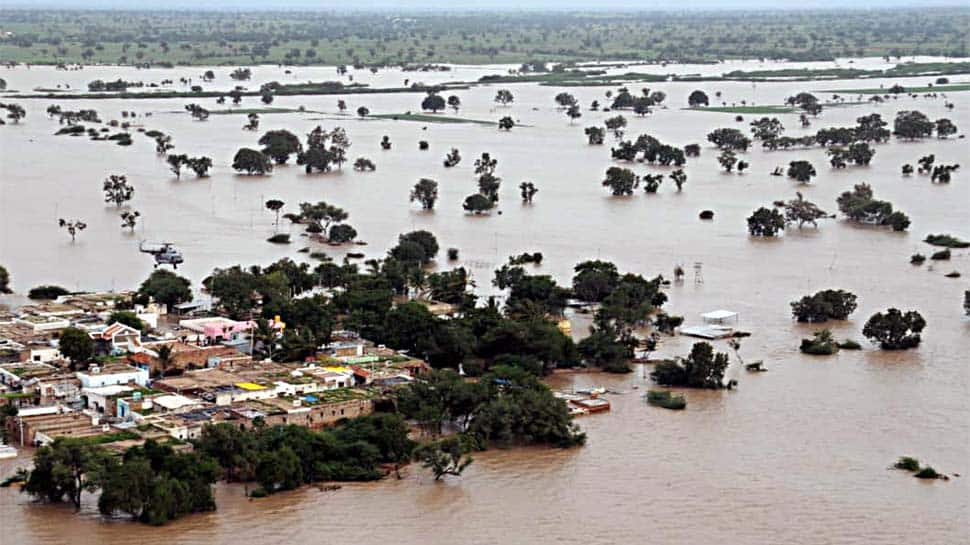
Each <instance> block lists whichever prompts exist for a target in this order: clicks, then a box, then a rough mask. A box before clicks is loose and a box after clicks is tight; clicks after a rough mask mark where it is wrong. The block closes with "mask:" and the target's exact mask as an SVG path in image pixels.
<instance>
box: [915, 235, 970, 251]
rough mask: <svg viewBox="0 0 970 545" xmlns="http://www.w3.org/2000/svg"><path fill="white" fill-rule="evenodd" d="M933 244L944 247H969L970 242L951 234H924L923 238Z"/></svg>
mask: <svg viewBox="0 0 970 545" xmlns="http://www.w3.org/2000/svg"><path fill="white" fill-rule="evenodd" d="M923 242H926V243H927V244H932V245H933V246H943V247H945V248H970V242H967V241H965V240H961V239H959V238H957V237H954V236H951V235H942V234H941V235H926V238H925V239H924V240H923Z"/></svg>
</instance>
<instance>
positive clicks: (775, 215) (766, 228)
mask: <svg viewBox="0 0 970 545" xmlns="http://www.w3.org/2000/svg"><path fill="white" fill-rule="evenodd" d="M784 229H785V217H784V216H782V215H781V214H780V213H779V212H778V211H777V210H770V209H768V208H765V207H763V206H762V207H761V208H759V209H757V210H755V211H754V213H753V214H751V216H750V217H749V218H748V233H750V234H751V235H752V236H756V237H773V236H775V235H777V234H778V233H780V232H781V231H783V230H784Z"/></svg>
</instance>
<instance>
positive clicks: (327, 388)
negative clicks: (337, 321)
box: [0, 293, 430, 451]
mask: <svg viewBox="0 0 970 545" xmlns="http://www.w3.org/2000/svg"><path fill="white" fill-rule="evenodd" d="M132 295H133V294H130V293H92V294H74V295H66V296H62V297H59V298H57V299H56V300H53V301H46V302H39V303H36V304H31V305H29V306H23V307H20V308H19V309H17V310H16V312H6V313H3V314H0V409H2V408H3V407H4V406H7V405H12V406H14V407H16V408H17V410H16V411H9V410H8V412H11V413H12V412H15V413H16V414H15V415H14V416H10V417H7V418H5V419H4V420H5V428H6V429H5V432H6V433H5V436H6V437H7V438H8V441H9V442H10V443H11V444H13V445H20V446H42V445H45V444H48V443H50V442H52V441H53V440H54V439H55V438H58V437H89V438H96V439H95V440H96V441H97V442H99V443H101V444H103V445H104V446H105V447H107V448H111V449H116V450H118V451H123V450H125V449H126V448H128V447H130V446H132V445H136V444H140V443H141V442H143V441H144V440H145V439H149V438H150V439H155V440H159V441H163V440H164V441H169V442H172V443H178V442H183V441H189V440H192V439H195V438H197V437H198V436H199V434H200V433H201V431H202V427H203V426H205V425H206V424H215V423H224V422H227V423H231V424H233V425H237V424H238V426H240V428H249V427H252V426H253V425H254V423H255V422H257V421H262V422H263V423H265V424H266V425H270V426H272V425H299V426H305V427H307V428H311V429H316V428H321V427H324V426H327V425H332V424H335V423H337V422H338V421H340V420H342V419H348V418H354V417H358V416H363V415H367V414H370V413H371V412H373V411H374V406H375V403H379V402H380V400H381V399H382V395H383V394H384V393H386V392H388V391H389V390H390V389H392V388H394V387H396V386H399V385H402V384H408V383H410V382H411V381H413V380H414V379H415V377H417V376H419V375H421V374H422V373H424V372H425V371H427V370H428V369H430V368H429V366H428V365H427V364H426V363H425V362H424V361H422V360H420V359H416V358H413V357H410V356H408V355H407V354H404V353H401V352H397V351H394V350H391V349H388V348H387V347H385V346H383V345H376V344H374V343H372V342H369V341H368V340H367V339H363V338H361V337H360V336H359V335H357V334H356V333H354V332H352V331H335V332H334V333H333V335H332V340H331V342H330V343H329V344H326V345H324V346H322V347H320V348H319V349H318V351H317V353H316V354H315V355H314V356H312V357H308V358H307V359H306V361H298V362H290V363H278V362H273V361H270V360H265V361H255V360H254V359H253V357H252V352H253V347H254V339H253V336H252V335H251V333H252V332H253V331H254V329H255V328H256V326H257V324H256V322H255V321H236V320H230V319H228V318H224V317H221V316H216V315H213V314H210V313H209V310H208V308H207V307H206V305H205V304H203V303H198V302H195V303H186V304H182V305H176V307H175V308H171V309H168V308H166V307H165V306H164V305H159V304H155V303H151V304H148V305H134V306H133V307H132V306H131V305H130V301H131V297H132ZM119 308H126V309H128V308H133V312H134V313H135V314H136V315H137V317H138V318H139V319H140V320H141V321H142V323H143V324H144V331H143V330H140V329H137V328H135V327H131V326H129V325H125V324H122V323H119V322H111V321H110V316H111V315H112V314H113V312H114V311H115V310H117V309H119ZM271 326H272V327H274V328H277V329H283V328H285V324H284V323H283V322H282V321H280V320H279V319H278V318H277V319H276V320H273V321H272V324H271ZM68 327H73V328H78V329H81V330H83V331H85V332H86V333H87V334H88V335H89V336H90V337H91V339H92V341H93V342H94V343H95V347H96V349H95V353H96V358H95V363H92V364H91V365H89V366H88V367H87V368H86V369H85V370H78V371H72V370H71V362H70V360H69V359H68V358H66V357H65V356H63V355H62V354H61V352H60V350H59V348H58V344H59V333H60V332H61V331H62V330H64V329H65V328H68ZM169 438H170V439H169Z"/></svg>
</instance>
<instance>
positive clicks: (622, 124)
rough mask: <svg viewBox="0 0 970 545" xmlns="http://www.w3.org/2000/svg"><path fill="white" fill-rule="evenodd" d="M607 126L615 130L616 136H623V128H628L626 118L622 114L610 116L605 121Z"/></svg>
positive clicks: (614, 134)
mask: <svg viewBox="0 0 970 545" xmlns="http://www.w3.org/2000/svg"><path fill="white" fill-rule="evenodd" d="M603 124H604V125H606V128H607V129H609V130H610V131H612V132H613V136H614V137H615V138H622V137H623V129H625V128H626V118H625V117H623V116H622V115H617V116H614V117H609V118H607V119H606V121H604V122H603Z"/></svg>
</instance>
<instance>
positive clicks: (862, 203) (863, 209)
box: [836, 184, 909, 231]
mask: <svg viewBox="0 0 970 545" xmlns="http://www.w3.org/2000/svg"><path fill="white" fill-rule="evenodd" d="M836 202H837V203H838V205H839V210H840V211H841V212H842V213H843V214H845V215H846V217H848V218H849V219H851V220H853V221H858V222H862V223H874V224H878V225H889V226H891V227H892V229H893V230H894V231H904V230H905V229H906V228H907V227H909V218H908V217H906V215H905V214H903V213H902V212H898V211H896V212H894V211H893V205H892V204H891V203H889V202H887V201H880V200H877V199H875V198H874V194H873V191H872V187H871V186H869V184H856V185H855V186H853V189H852V191H845V192H843V193H842V194H841V195H839V197H838V199H836Z"/></svg>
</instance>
